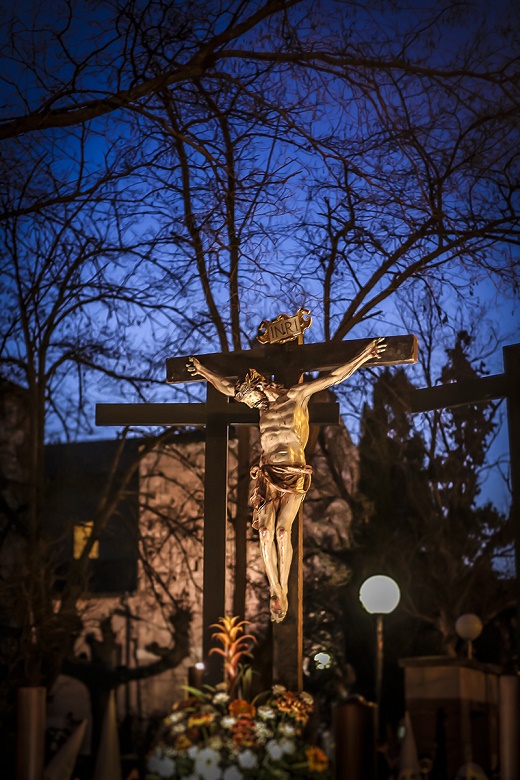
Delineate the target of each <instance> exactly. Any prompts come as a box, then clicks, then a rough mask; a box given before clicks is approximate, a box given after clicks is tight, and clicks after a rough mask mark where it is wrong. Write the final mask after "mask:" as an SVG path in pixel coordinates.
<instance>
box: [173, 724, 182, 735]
mask: <svg viewBox="0 0 520 780" xmlns="http://www.w3.org/2000/svg"><path fill="white" fill-rule="evenodd" d="M185 731H186V726H185V725H184V723H174V724H173V726H172V728H171V732H172V734H183V733H184V732H185Z"/></svg>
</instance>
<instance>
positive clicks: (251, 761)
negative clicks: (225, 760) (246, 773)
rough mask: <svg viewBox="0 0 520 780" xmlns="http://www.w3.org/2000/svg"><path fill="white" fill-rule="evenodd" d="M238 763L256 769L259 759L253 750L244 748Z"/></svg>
mask: <svg viewBox="0 0 520 780" xmlns="http://www.w3.org/2000/svg"><path fill="white" fill-rule="evenodd" d="M238 763H239V764H240V766H241V767H242V769H254V768H255V766H256V765H257V764H258V759H257V757H256V756H255V754H254V753H253V751H252V750H243V751H242V753H239V754H238Z"/></svg>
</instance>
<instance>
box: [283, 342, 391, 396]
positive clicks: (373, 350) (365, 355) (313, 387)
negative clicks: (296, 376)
mask: <svg viewBox="0 0 520 780" xmlns="http://www.w3.org/2000/svg"><path fill="white" fill-rule="evenodd" d="M385 349H386V344H385V340H384V339H382V338H381V339H374V340H373V341H371V342H370V343H369V344H367V346H366V347H364V348H363V349H362V350H361V351H360V352H359V353H358V354H357V355H356V356H355V357H353V358H352V360H349V361H348V363H344V365H342V366H338V368H335V369H334V370H333V371H330V372H329V373H328V374H326V375H325V376H320V377H318V378H317V379H313V380H312V381H311V382H304V383H303V384H301V385H295V386H294V387H293V388H291V390H293V391H296V392H298V394H299V395H301V396H302V397H303V398H309V397H310V396H311V395H314V393H318V392H319V391H320V390H327V388H329V387H332V385H338V384H340V382H344V381H345V379H348V378H349V376H352V374H353V373H354V371H357V369H358V368H361V366H362V365H363V364H364V363H366V362H367V360H371V359H372V358H376V359H377V358H380V357H381V355H382V354H383V352H384V351H385Z"/></svg>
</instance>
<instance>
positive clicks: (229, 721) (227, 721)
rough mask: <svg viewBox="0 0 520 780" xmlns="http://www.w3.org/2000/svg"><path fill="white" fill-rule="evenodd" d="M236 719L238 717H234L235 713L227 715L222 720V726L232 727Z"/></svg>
mask: <svg viewBox="0 0 520 780" xmlns="http://www.w3.org/2000/svg"><path fill="white" fill-rule="evenodd" d="M235 721H236V718H234V717H233V715H226V716H225V717H223V718H222V720H221V721H220V725H221V726H222V728H223V729H230V728H232V726H233V724H234V722H235Z"/></svg>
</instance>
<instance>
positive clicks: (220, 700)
mask: <svg viewBox="0 0 520 780" xmlns="http://www.w3.org/2000/svg"><path fill="white" fill-rule="evenodd" d="M228 701H229V694H227V693H224V691H219V692H218V693H216V694H215V695H214V697H213V704H227V703H228Z"/></svg>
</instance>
